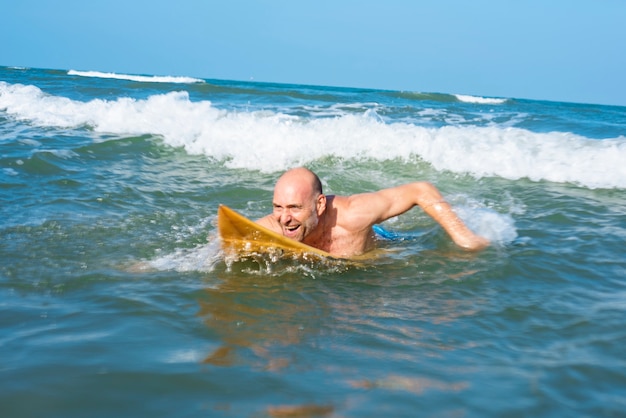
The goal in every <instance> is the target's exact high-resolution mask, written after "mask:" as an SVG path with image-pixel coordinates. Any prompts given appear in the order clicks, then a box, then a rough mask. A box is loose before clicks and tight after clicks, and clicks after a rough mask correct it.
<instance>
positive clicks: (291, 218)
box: [273, 184, 322, 241]
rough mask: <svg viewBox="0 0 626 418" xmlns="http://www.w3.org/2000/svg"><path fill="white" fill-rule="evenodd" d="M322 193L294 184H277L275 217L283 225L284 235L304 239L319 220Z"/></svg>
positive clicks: (298, 239) (297, 239)
mask: <svg viewBox="0 0 626 418" xmlns="http://www.w3.org/2000/svg"><path fill="white" fill-rule="evenodd" d="M321 197H322V195H318V196H314V195H313V194H312V192H311V191H310V190H306V189H305V188H302V187H300V188H298V187H296V186H294V185H290V184H287V185H277V187H276V189H275V190H274V202H273V204H274V217H275V219H276V221H277V222H278V223H279V224H280V226H281V227H282V232H283V235H284V236H286V237H288V238H291V239H294V240H296V241H302V240H304V238H305V237H306V236H307V235H309V234H310V233H311V232H312V231H313V230H315V228H316V227H317V224H318V222H319V215H320V214H321V213H320V212H318V209H319V208H320V205H319V204H318V203H319V201H320V198H321Z"/></svg>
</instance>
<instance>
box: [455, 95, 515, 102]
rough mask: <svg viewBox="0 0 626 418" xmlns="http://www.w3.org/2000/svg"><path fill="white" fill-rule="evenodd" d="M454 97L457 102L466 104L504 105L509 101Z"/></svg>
mask: <svg viewBox="0 0 626 418" xmlns="http://www.w3.org/2000/svg"><path fill="white" fill-rule="evenodd" d="M454 97H456V98H457V100H459V101H461V102H465V103H476V104H502V103H506V102H507V100H508V99H496V98H492V97H479V96H467V95H464V94H455V95H454Z"/></svg>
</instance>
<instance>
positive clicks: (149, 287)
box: [0, 67, 626, 417]
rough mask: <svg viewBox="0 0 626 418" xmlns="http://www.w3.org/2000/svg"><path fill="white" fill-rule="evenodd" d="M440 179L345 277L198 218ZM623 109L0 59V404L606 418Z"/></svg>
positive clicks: (620, 223) (625, 237) (613, 355)
mask: <svg viewBox="0 0 626 418" xmlns="http://www.w3.org/2000/svg"><path fill="white" fill-rule="evenodd" d="M297 165H306V166H308V167H310V168H312V169H314V170H315V171H316V172H317V173H318V174H319V175H320V177H321V179H322V181H323V184H324V188H325V192H326V193H335V194H351V193H360V192H366V191H372V190H376V189H379V188H383V187H389V186H394V185H399V184H402V183H405V182H410V181H415V180H428V181H431V182H432V183H434V184H436V185H437V186H438V188H439V189H440V190H441V192H442V193H443V194H444V196H445V197H446V198H447V199H448V200H449V201H450V202H451V203H452V204H453V205H454V207H455V209H456V210H457V212H458V213H459V215H460V216H461V217H462V218H463V219H464V220H465V221H466V222H467V223H468V225H469V226H470V227H471V228H472V229H473V230H475V231H476V232H478V233H480V234H483V235H485V236H487V237H488V238H490V239H491V240H492V242H493V245H492V246H491V247H490V248H488V249H487V250H485V251H483V252H480V253H466V252H464V251H462V250H459V249H458V248H456V247H455V246H454V245H453V244H452V243H451V242H450V240H449V239H448V238H447V237H446V236H445V234H444V233H443V232H442V231H441V229H440V228H439V227H437V226H436V225H435V224H433V222H432V220H430V219H429V218H428V217H427V216H426V215H424V214H423V212H421V211H420V210H419V209H417V208H416V209H414V210H412V211H410V212H408V213H406V214H404V215H402V216H400V217H398V218H395V219H391V220H389V221H387V222H386V223H385V225H384V226H385V228H387V229H388V230H391V231H394V232H395V233H397V234H398V235H399V236H400V237H401V238H402V239H400V240H396V241H384V242H381V246H382V247H383V249H384V250H385V252H384V255H383V256H382V257H381V258H379V259H377V260H376V262H373V263H369V264H366V265H362V266H352V265H343V264H341V263H338V264H330V263H323V262H310V263H307V262H297V261H294V260H271V259H267V258H264V257H258V258H256V259H253V260H240V261H226V260H224V258H223V256H222V254H221V250H220V243H219V240H218V238H217V236H216V225H215V223H216V211H217V207H218V205H219V204H221V203H223V204H227V205H229V206H231V207H232V208H234V209H236V210H238V211H239V212H241V213H243V214H245V215H247V216H249V217H252V218H255V217H260V216H263V215H265V214H267V213H269V211H270V210H271V197H272V188H273V184H274V181H275V180H276V178H277V177H278V176H279V175H280V173H281V172H282V171H283V170H285V169H287V168H289V167H293V166H297ZM625 244H626V108H625V107H614V106H613V107H611V106H601V105H585V104H572V103H556V102H544V101H532V100H522V99H516V98H490V97H473V96H465V95H460V94H443V93H437V94H434V93H420V92H410V91H404V92H400V91H381V90H370V89H354V88H336V87H315V86H303V85H285V84H267V83H256V82H237V81H224V80H202V79H196V78H190V77H159V76H150V75H148V76H136V75H126V74H108V73H100V72H93V71H91V72H87V71H74V70H42V69H30V68H9V67H0V354H1V356H0V357H1V359H2V360H1V362H0V416H2V417H43V416H45V417H86V416H89V417H100V416H102V417H111V416H116V417H137V416H164V417H172V416H176V417H200V416H202V417H206V416H210V417H214V416H215V417H311V416H321V417H415V416H422V417H502V416H506V417H515V416H524V417H526V416H533V417H563V416H581V417H604V416H606V417H616V416H626V356H625V354H624V353H625V351H624V350H625V348H624V347H626V250H625V247H626V245H625Z"/></svg>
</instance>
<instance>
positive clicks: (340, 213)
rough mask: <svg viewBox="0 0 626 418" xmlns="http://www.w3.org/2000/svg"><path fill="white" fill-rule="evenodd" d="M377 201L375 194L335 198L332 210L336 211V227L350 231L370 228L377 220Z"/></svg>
mask: <svg viewBox="0 0 626 418" xmlns="http://www.w3.org/2000/svg"><path fill="white" fill-rule="evenodd" d="M377 200H378V198H377V197H376V194H375V193H360V194H355V195H351V196H336V197H335V198H334V199H333V204H332V209H334V210H335V211H336V216H337V225H339V226H341V227H343V228H345V229H347V230H352V231H358V230H363V229H367V228H369V227H371V226H372V225H373V224H375V223H377V222H378V218H379V212H380V211H379V209H377V206H378V203H377Z"/></svg>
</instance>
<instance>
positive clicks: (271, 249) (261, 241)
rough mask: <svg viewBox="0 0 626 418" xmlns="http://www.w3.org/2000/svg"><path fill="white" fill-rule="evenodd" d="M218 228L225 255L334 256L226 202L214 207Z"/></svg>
mask: <svg viewBox="0 0 626 418" xmlns="http://www.w3.org/2000/svg"><path fill="white" fill-rule="evenodd" d="M217 227H218V230H219V234H220V238H221V240H222V249H223V250H224V252H225V253H226V254H228V255H236V256H246V255H254V254H266V253H270V254H276V253H278V254H279V255H283V254H286V255H290V256H295V257H303V258H306V257H307V256H310V255H312V256H314V257H315V256H316V257H318V258H336V257H333V256H332V255H331V254H330V253H328V252H326V251H322V250H320V249H317V248H315V247H311V246H310V245H306V244H303V243H301V242H298V241H295V240H292V239H291V238H287V237H285V236H283V235H280V234H277V233H276V232H274V231H272V230H270V229H267V228H265V227H264V226H261V225H259V224H257V223H256V222H254V221H252V220H250V219H248V218H246V217H245V216H243V215H241V214H239V213H237V212H235V211H234V210H232V209H231V208H229V207H228V206H225V205H220V206H219V208H218V210H217Z"/></svg>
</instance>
